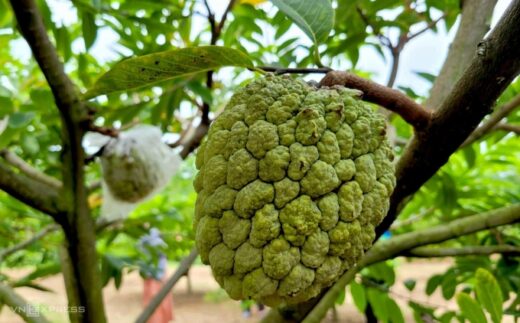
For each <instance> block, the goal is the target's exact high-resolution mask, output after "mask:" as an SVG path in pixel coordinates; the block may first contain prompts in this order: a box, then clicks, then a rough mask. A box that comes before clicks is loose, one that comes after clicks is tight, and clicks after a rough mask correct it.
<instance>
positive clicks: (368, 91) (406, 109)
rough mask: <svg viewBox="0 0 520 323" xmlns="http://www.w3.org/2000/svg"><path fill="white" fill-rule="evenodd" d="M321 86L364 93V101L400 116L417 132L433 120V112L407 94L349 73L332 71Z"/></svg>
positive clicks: (322, 81)
mask: <svg viewBox="0 0 520 323" xmlns="http://www.w3.org/2000/svg"><path fill="white" fill-rule="evenodd" d="M320 85H321V86H334V85H342V86H345V87H350V88H354V89H358V90H361V91H362V92H363V99H364V100H366V101H369V102H372V103H375V104H378V105H380V106H382V107H384V108H386V109H388V110H391V111H393V112H395V113H397V114H399V115H400V116H401V117H402V118H403V119H404V120H405V121H406V122H408V123H409V124H411V125H412V126H413V127H414V128H415V130H416V131H418V132H421V131H423V130H424V129H425V128H426V127H427V125H428V123H429V122H430V119H431V112H430V111H428V110H426V109H425V108H423V107H422V106H421V105H420V104H418V103H416V102H415V101H413V100H412V99H410V98H409V97H407V96H406V95H405V94H403V93H401V92H399V91H397V90H393V89H390V88H388V87H386V86H383V85H380V84H377V83H375V82H372V81H369V80H366V79H364V78H362V77H359V76H357V75H355V74H352V73H349V72H341V71H332V72H329V73H327V75H325V77H324V78H323V79H322V80H321V82H320Z"/></svg>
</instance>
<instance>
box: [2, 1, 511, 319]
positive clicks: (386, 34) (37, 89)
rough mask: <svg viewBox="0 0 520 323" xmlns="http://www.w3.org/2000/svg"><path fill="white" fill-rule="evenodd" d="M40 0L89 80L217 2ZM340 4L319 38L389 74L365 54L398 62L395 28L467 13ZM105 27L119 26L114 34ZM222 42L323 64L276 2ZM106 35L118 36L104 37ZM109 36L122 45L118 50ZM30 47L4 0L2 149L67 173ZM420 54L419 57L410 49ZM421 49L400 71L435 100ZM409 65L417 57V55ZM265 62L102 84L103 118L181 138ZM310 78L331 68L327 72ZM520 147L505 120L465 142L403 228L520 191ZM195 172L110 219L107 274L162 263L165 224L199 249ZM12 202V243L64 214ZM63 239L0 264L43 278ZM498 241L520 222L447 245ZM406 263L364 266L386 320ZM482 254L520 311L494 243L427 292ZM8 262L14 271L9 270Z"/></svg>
mask: <svg viewBox="0 0 520 323" xmlns="http://www.w3.org/2000/svg"><path fill="white" fill-rule="evenodd" d="M217 2H218V1H210V5H213V6H214V7H215V9H218V10H217V17H218V14H219V13H221V12H220V11H222V8H221V6H222V4H217ZM51 4H52V5H51ZM38 5H39V8H40V10H41V12H42V13H43V15H44V19H45V26H46V28H47V30H48V33H49V35H50V36H51V39H52V41H53V42H54V44H55V45H56V47H57V48H58V51H59V53H60V54H61V57H62V58H63V59H64V61H65V67H66V71H67V72H68V73H69V75H70V76H71V77H72V78H73V80H74V81H75V82H76V84H78V86H79V87H80V89H79V90H80V91H84V90H85V89H88V88H90V87H91V86H92V85H93V84H94V81H95V80H96V79H97V78H98V77H99V76H100V75H101V74H102V73H103V72H105V71H107V70H108V69H109V68H110V67H111V66H113V65H114V64H115V63H116V62H118V61H120V60H123V59H124V58H126V57H129V56H135V55H144V54H148V53H154V52H158V51H163V50H168V49H172V48H182V47H192V46H200V45H206V44H209V43H210V38H211V30H210V25H209V24H208V23H207V21H206V20H207V18H206V16H207V9H206V7H205V6H204V4H203V2H202V1H198V0H177V1H173V0H172V1H169V0H160V1H138V0H127V1H110V0H91V1H90V0H73V1H72V2H71V4H70V3H69V2H65V1H49V2H46V1H42V0H39V1H38ZM502 5H503V4H502ZM333 7H334V10H335V16H336V20H335V24H334V28H333V31H332V33H331V34H330V35H329V37H328V38H326V39H325V40H324V41H323V42H322V44H321V45H320V46H319V51H320V52H321V56H322V62H323V63H324V64H325V65H326V66H331V67H334V68H338V69H353V70H355V71H356V72H357V73H358V74H360V75H363V76H366V77H375V78H376V79H379V80H380V81H381V75H386V74H387V73H386V72H384V73H381V72H380V73H379V75H378V74H377V73H376V74H374V72H373V71H374V69H373V68H372V65H374V66H377V65H378V63H376V61H375V60H373V61H370V62H367V60H366V58H364V55H366V56H367V57H374V55H379V56H380V59H382V60H383V61H384V62H385V64H386V66H385V68H388V69H390V67H391V66H395V61H396V60H397V62H399V58H398V57H397V58H396V56H395V53H394V52H392V50H391V48H389V46H388V42H391V43H393V44H394V45H397V44H398V42H399V39H400V37H401V36H402V35H412V34H414V33H416V32H417V31H420V30H422V29H423V28H424V27H429V28H428V31H427V32H426V33H425V34H422V35H417V38H416V39H411V40H410V43H412V42H414V41H420V38H421V37H430V38H432V39H435V38H434V37H439V39H445V37H446V34H447V33H448V32H450V33H451V34H452V33H453V31H452V30H453V28H456V27H457V25H456V21H457V17H458V16H459V13H460V4H459V1H455V0H426V1H420V0H410V1H404V2H403V1H398V0H384V1H369V0H363V1H348V0H337V1H333ZM60 8H66V9H64V10H65V12H67V17H66V19H65V18H64V17H63V16H61V15H60V10H61V9H60ZM219 10H220V11H219ZM69 14H70V15H71V17H69V16H68V15H69ZM433 22H435V24H434V23H433ZM432 32H433V33H434V34H432ZM434 35H437V36H434ZM102 37H109V38H110V37H113V40H114V41H113V42H110V41H106V40H104V39H103V38H102ZM100 44H101V45H100ZM217 44H218V45H223V46H226V47H231V48H235V49H238V50H241V51H243V52H244V53H247V54H248V55H249V57H250V58H251V59H252V60H253V62H254V63H255V65H269V66H281V67H309V66H312V65H313V64H314V60H313V54H312V53H313V51H314V48H313V44H312V42H311V41H310V40H309V39H308V38H306V37H305V35H304V34H303V33H302V32H301V31H299V30H298V29H297V28H296V27H295V26H294V24H293V23H292V22H291V21H290V20H289V19H288V18H287V17H286V16H285V15H284V14H283V13H281V12H280V11H278V10H277V9H276V7H274V6H273V5H271V4H270V3H267V2H264V1H258V0H257V1H254V0H242V1H238V3H237V4H236V5H235V6H234V8H233V11H232V13H231V14H230V17H229V18H228V21H227V23H226V25H225V28H224V29H223V30H222V34H221V37H220V39H219V40H218V42H217ZM100 46H105V48H101V49H100ZM107 46H108V47H110V51H106V47H107ZM403 46H404V44H403ZM26 51H27V50H26V48H25V47H24V45H23V41H22V38H21V36H20V34H19V33H18V32H17V28H16V26H15V25H14V19H13V17H12V14H11V11H10V10H9V9H8V3H7V1H6V0H0V119H1V118H4V117H8V119H5V120H8V121H7V127H6V128H5V130H4V131H3V133H2V134H1V136H0V149H9V151H11V152H14V153H15V154H17V155H18V156H20V157H22V158H23V159H24V160H25V161H26V162H27V163H29V164H30V165H32V166H34V167H36V168H38V169H39V170H41V171H43V172H45V173H46V174H48V175H51V176H54V177H57V178H59V177H60V176H61V173H60V151H61V147H60V130H59V129H60V126H59V122H60V118H59V115H58V112H57V111H58V110H57V109H56V108H55V103H54V99H53V97H52V94H51V92H50V89H49V87H48V86H47V84H46V82H45V80H44V78H43V75H42V73H41V72H40V71H39V69H38V67H37V65H36V64H35V62H34V61H33V60H32V59H27V57H26ZM94 51H95V52H97V53H103V54H104V57H103V59H97V58H96V56H98V55H94V54H93V52H94ZM374 53H377V54H374ZM98 58H99V57H98ZM407 59H410V54H408V58H407ZM417 60H418V61H420V62H422V64H424V66H423V67H424V69H422V70H418V71H415V70H414V71H409V70H408V71H402V72H400V73H406V74H408V75H409V73H411V72H413V73H416V74H417V77H420V78H422V81H421V82H423V83H421V82H416V81H413V82H410V83H413V84H406V83H407V82H406V81H407V80H403V82H397V83H396V84H395V87H396V88H399V89H401V90H402V91H404V92H405V93H407V94H408V95H409V96H411V97H412V98H414V99H416V100H418V101H419V102H423V101H424V99H425V98H426V97H427V93H426V91H425V89H427V88H428V87H429V86H430V85H431V83H432V82H433V81H434V79H435V74H436V73H435V72H434V73H432V70H431V66H430V65H431V64H430V62H428V61H426V60H424V59H417ZM402 66H405V67H406V66H409V65H408V64H406V63H405V64H402ZM254 76H255V74H254V73H253V72H250V71H247V70H244V69H242V68H225V69H222V70H220V71H219V72H218V73H215V74H214V83H213V85H212V87H211V88H208V87H207V86H206V75H205V74H204V73H199V74H195V75H193V76H191V77H189V78H182V79H176V80H170V81H166V82H162V83H160V84H157V85H154V86H151V87H147V88H144V89H139V90H130V91H128V92H125V93H115V94H109V95H106V96H101V97H98V98H97V99H96V100H94V101H91V105H92V106H93V107H94V108H95V109H96V110H97V112H98V114H97V115H98V117H97V119H96V120H95V123H96V124H97V125H98V126H107V127H116V128H119V127H122V126H123V127H125V126H127V125H133V124H136V123H145V124H154V125H159V126H160V127H161V128H162V130H163V131H164V132H165V133H166V135H165V140H166V141H169V142H174V141H176V140H177V139H178V138H179V137H181V136H182V133H183V131H186V130H187V129H189V128H190V127H195V126H196V125H197V124H198V123H199V122H200V114H199V110H200V107H201V106H202V105H203V104H204V103H205V104H208V105H209V106H210V107H211V114H210V117H211V118H212V117H214V116H215V115H217V114H218V113H219V111H221V110H222V109H223V107H224V105H225V103H226V100H227V99H228V98H229V97H230V95H231V93H232V92H233V89H235V88H236V87H238V86H240V85H242V84H243V83H244V82H246V80H247V79H249V78H251V77H254ZM307 78H314V79H319V76H311V77H307ZM397 80H398V81H399V80H400V79H399V78H398V79H397ZM415 80H417V79H415ZM392 83H393V82H392ZM421 84H424V85H421ZM390 85H394V84H390ZM519 94H520V81H518V80H517V81H516V82H514V83H513V84H512V85H510V86H509V88H508V89H507V90H506V91H505V92H504V93H503V95H502V96H501V97H500V99H499V100H498V102H497V105H498V106H500V105H502V104H505V103H506V102H509V101H510V100H511V99H513V98H514V97H515V96H517V95H519ZM505 122H507V123H509V124H518V123H520V112H519V109H517V110H515V111H513V112H512V113H511V114H509V115H508V116H507V119H506V120H505ZM390 123H391V126H392V127H393V128H394V129H395V136H394V138H393V140H394V143H396V148H395V151H396V154H397V155H399V154H400V153H401V152H402V149H403V143H405V142H406V141H407V140H408V139H409V138H410V137H411V135H412V128H411V127H410V126H409V125H407V124H406V123H405V122H404V121H403V120H402V119H401V118H400V117H399V116H395V115H393V116H392V117H391V118H390ZM518 148H520V141H519V139H518V136H517V135H515V134H514V133H512V132H506V131H501V130H493V131H491V132H490V133H489V134H487V135H486V136H484V137H482V138H481V139H479V140H477V141H476V142H474V143H471V144H470V145H467V146H466V147H464V148H463V149H460V150H459V151H458V152H457V153H455V154H454V155H453V156H452V157H451V158H450V160H449V162H448V163H447V164H446V165H445V166H444V167H443V168H442V169H441V170H440V171H439V172H437V174H436V175H435V176H434V177H433V178H431V179H430V180H429V181H428V183H427V184H426V185H424V186H423V187H422V188H421V190H420V191H419V192H418V193H417V194H415V195H414V196H413V199H412V200H411V201H410V202H409V203H408V204H407V206H406V208H405V209H404V210H403V211H402V213H401V215H400V216H399V218H398V221H397V222H396V223H395V224H394V226H393V229H392V230H391V234H393V235H398V234H403V233H406V232H413V231H415V230H418V229H424V228H428V227H432V226H434V225H437V224H442V223H446V222H447V221H450V220H453V219H457V218H461V217H465V216H468V215H471V214H475V213H481V212H483V211H487V210H491V209H495V208H498V207H502V206H506V205H513V204H517V203H519V200H520V185H518V183H520V149H518ZM194 174H195V168H194V161H193V159H192V158H188V159H187V160H186V161H185V162H184V164H183V166H182V169H181V170H180V171H179V172H178V174H177V175H176V176H175V177H174V178H173V179H172V181H171V183H170V184H169V185H168V187H167V188H166V189H165V190H164V191H163V192H162V193H161V194H159V195H157V196H156V197H154V198H153V199H151V200H149V201H147V202H145V203H143V204H141V205H140V206H139V207H138V208H137V209H136V210H135V211H134V212H133V213H132V214H131V216H130V218H129V219H128V220H127V221H125V222H124V223H121V224H118V225H116V226H112V227H110V228H108V229H106V230H103V231H101V232H99V233H98V241H97V249H98V251H99V252H100V254H101V255H102V257H101V258H102V268H103V270H102V273H103V275H104V277H103V281H104V282H105V283H107V282H108V281H109V280H110V279H114V280H115V281H116V284H120V282H121V279H122V277H124V273H125V272H126V271H125V270H140V271H141V272H146V271H147V270H150V268H149V266H150V263H148V262H146V261H143V259H144V258H143V257H144V256H143V254H142V253H140V252H139V251H138V249H136V245H137V242H138V239H139V238H140V237H141V236H142V235H143V234H146V233H147V232H148V230H149V229H150V228H152V227H157V228H159V229H160V230H161V232H162V233H163V238H164V240H165V242H166V243H167V245H168V246H167V247H165V248H163V249H162V250H161V251H162V252H165V253H166V254H167V257H168V259H169V260H172V261H177V260H179V259H181V258H182V257H183V256H185V255H186V254H187V253H188V252H189V250H190V249H191V248H192V246H193V236H194V233H193V231H192V223H191V217H192V214H193V206H194V201H195V198H196V196H195V193H194V191H193V188H192V186H191V181H192V178H193V176H194ZM87 176H88V182H89V183H95V182H96V181H98V180H99V178H100V169H99V165H98V164H97V163H91V164H89V166H88V172H87ZM101 203H102V196H101V193H100V191H99V190H94V191H93V192H92V193H91V194H90V196H89V204H90V206H91V207H92V209H93V214H94V215H95V216H98V213H99V206H100V204H101ZM0 214H1V215H0V250H2V249H5V248H9V247H10V246H13V245H16V244H18V243H20V242H22V241H24V240H27V239H28V238H30V237H31V236H33V235H34V234H36V233H37V232H38V231H40V230H41V229H43V228H45V227H48V226H49V225H51V223H52V221H51V219H50V218H48V217H46V216H44V215H42V214H41V213H40V212H38V211H35V210H33V209H31V208H29V207H27V206H25V205H23V204H22V203H20V202H18V201H16V200H14V199H13V198H10V197H9V196H8V195H7V194H5V193H3V192H1V193H0ZM62 239H63V237H62V234H61V233H60V232H59V231H55V232H54V233H52V234H48V235H46V236H45V237H44V238H42V239H40V240H39V241H37V242H36V243H34V244H32V245H30V246H29V247H28V248H27V249H24V250H21V251H18V252H16V253H14V254H12V255H10V256H9V257H7V258H6V259H3V261H2V264H1V265H0V272H1V270H2V269H5V268H17V267H28V266H29V267H32V268H34V272H33V274H32V275H31V276H29V277H26V278H25V279H22V280H20V281H18V282H14V283H13V282H12V283H13V284H14V285H15V286H23V285H28V286H32V287H35V288H38V285H37V284H35V283H33V279H34V278H37V277H39V276H45V275H49V274H52V273H56V272H57V271H58V270H59V267H57V263H58V258H59V257H58V246H59V245H60V243H61V241H62ZM499 244H500V245H502V244H509V245H513V246H520V229H519V228H518V226H509V227H503V228H498V229H493V230H487V231H483V232H480V233H478V234H473V235H468V236H464V237H460V238H458V239H453V240H450V241H449V242H446V243H444V244H443V245H442V246H440V247H460V246H475V245H479V246H482V245H499ZM398 267H399V262H396V261H387V262H386V263H380V264H377V265H374V266H372V267H370V268H367V269H365V270H364V271H363V273H362V275H360V276H359V277H358V281H357V283H354V284H352V285H351V287H350V291H351V293H352V294H353V296H354V298H355V300H356V305H358V307H359V309H360V310H362V311H367V305H370V307H371V309H372V311H373V314H374V315H375V316H376V317H378V318H379V319H380V320H381V321H392V322H398V321H401V320H402V317H399V315H398V314H395V315H397V316H396V317H388V316H387V315H388V313H400V312H399V311H397V312H395V311H384V310H382V308H387V309H388V306H390V307H396V306H397V305H396V303H395V302H393V301H392V300H391V294H389V293H388V290H389V289H390V288H391V286H392V285H393V284H394V281H395V273H394V272H395V271H396V270H398ZM478 268H485V269H487V270H488V271H489V272H491V273H492V275H493V276H494V277H495V278H496V280H497V282H498V284H499V286H500V289H501V293H502V296H503V299H504V302H506V305H507V306H506V305H504V307H507V310H508V312H507V313H509V314H513V315H518V304H519V303H520V298H519V297H518V295H517V294H515V291H518V290H519V289H520V270H518V268H519V258H518V257H514V256H506V255H497V256H495V257H491V258H489V257H488V256H487V255H484V256H471V257H460V258H457V259H456V261H455V262H454V265H453V267H452V268H450V269H449V270H448V271H447V272H446V273H445V274H443V275H438V276H434V277H432V278H431V279H430V281H429V283H428V289H427V292H428V293H431V292H433V291H434V290H435V289H436V288H440V289H441V290H442V294H443V296H444V297H445V298H447V299H450V298H452V297H455V296H456V295H457V293H458V292H461V291H464V292H468V293H471V292H472V291H473V290H474V289H475V288H476V287H475V286H476V284H477V283H476V280H475V278H474V277H475V273H476V271H477V269H478ZM0 275H1V276H0V277H2V278H4V279H5V280H6V281H10V278H9V277H7V276H5V275H2V274H0ZM410 288H413V282H410ZM389 296H390V297H389ZM461 302H463V301H461ZM411 306H412V308H413V309H414V311H415V312H416V313H417V316H416V317H417V320H419V321H420V320H421V317H423V316H422V315H423V314H424V313H429V314H428V315H433V316H436V317H438V318H439V319H440V320H441V321H449V320H450V319H452V318H453V317H454V316H461V315H463V313H462V312H457V313H442V311H439V310H437V311H435V312H434V310H435V309H428V308H426V307H424V306H421V305H419V304H413V303H412V304H411ZM385 313H386V314H385ZM392 315H393V314H392Z"/></svg>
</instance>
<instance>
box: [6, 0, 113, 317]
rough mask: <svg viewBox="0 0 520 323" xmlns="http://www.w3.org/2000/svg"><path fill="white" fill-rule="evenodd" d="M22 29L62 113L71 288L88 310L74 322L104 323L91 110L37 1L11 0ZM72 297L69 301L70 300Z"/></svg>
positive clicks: (77, 315) (77, 304) (64, 182)
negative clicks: (91, 199) (89, 174)
mask: <svg viewBox="0 0 520 323" xmlns="http://www.w3.org/2000/svg"><path fill="white" fill-rule="evenodd" d="M10 2H11V6H12V8H13V11H14V14H15V16H16V20H17V23H18V27H19V29H20V32H21V33H22V35H23V36H24V38H25V39H26V40H27V43H28V44H29V46H30V48H31V50H32V53H33V56H34V58H35V59H36V62H37V63H38V65H39V67H40V69H41V70H42V72H43V74H44V76H45V78H46V80H47V82H48V83H49V86H50V88H51V90H52V93H53V96H54V100H55V102H56V106H57V107H58V110H59V111H60V115H61V120H62V127H61V139H62V151H63V153H62V159H63V164H62V174H63V175H62V178H63V190H62V191H61V193H62V196H61V198H62V199H63V201H64V203H63V205H64V207H65V209H66V212H65V215H66V216H65V219H64V220H62V221H60V224H61V225H62V226H63V228H64V233H65V235H66V237H67V242H66V243H67V250H68V252H69V255H70V265H71V266H70V267H71V268H72V270H73V272H71V273H68V275H65V276H74V277H75V281H74V282H73V284H71V286H74V288H75V289H76V292H77V293H76V295H78V297H77V298H76V299H75V301H77V303H70V306H84V308H85V311H84V312H82V313H80V312H76V313H74V312H70V313H69V317H70V319H71V321H73V322H77V321H82V322H93V323H103V322H105V321H106V318H105V310H104V305H103V297H102V293H101V279H100V274H99V270H98V262H97V254H96V249H95V242H96V240H95V239H96V237H95V232H94V221H93V219H92V217H91V216H90V213H89V207H88V203H87V190H86V188H85V185H84V183H85V170H84V166H85V165H84V161H85V152H84V151H83V148H82V139H83V135H84V133H85V125H86V124H88V121H89V109H88V108H87V107H85V106H84V105H83V104H82V103H81V102H80V100H79V96H78V93H77V92H76V88H75V86H74V85H73V83H72V81H71V80H70V79H69V78H68V76H67V75H66V74H65V71H64V67H63V64H62V62H61V61H60V59H59V57H58V54H57V52H56V49H55V48H54V47H53V45H52V43H51V42H50V40H49V37H48V35H47V30H46V27H45V25H44V23H43V18H42V16H41V14H40V12H39V11H38V6H37V5H36V3H35V1H34V0H11V1H10ZM69 301H70V299H69Z"/></svg>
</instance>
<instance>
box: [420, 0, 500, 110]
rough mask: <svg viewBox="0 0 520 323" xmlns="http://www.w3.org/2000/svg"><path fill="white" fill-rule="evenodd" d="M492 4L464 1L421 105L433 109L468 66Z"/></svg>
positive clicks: (486, 25) (484, 0)
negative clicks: (445, 49)
mask: <svg viewBox="0 0 520 323" xmlns="http://www.w3.org/2000/svg"><path fill="white" fill-rule="evenodd" d="M496 2H497V0H471V1H464V6H463V8H462V14H461V20H460V26H459V29H458V30H457V33H456V35H455V38H454V40H453V42H452V43H451V45H450V49H449V52H448V56H447V58H446V60H445V61H444V64H443V66H442V68H441V71H440V73H439V75H438V76H437V78H436V79H435V82H434V84H433V86H432V89H431V90H430V97H429V98H428V100H426V102H425V104H424V106H426V107H428V108H431V109H436V108H438V107H439V106H440V105H441V103H442V102H443V101H444V100H445V99H446V98H447V97H448V95H449V94H450V92H452V90H453V88H454V87H455V84H456V83H457V81H458V80H459V78H460V77H461V76H462V74H463V73H464V71H465V70H466V68H467V67H468V66H469V65H470V62H471V59H472V57H473V55H474V53H475V50H476V49H477V44H478V43H479V42H480V41H481V40H482V38H484V35H486V33H487V32H488V31H489V21H490V18H491V15H492V13H493V9H494V8H495V4H496Z"/></svg>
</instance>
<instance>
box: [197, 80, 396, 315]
mask: <svg viewBox="0 0 520 323" xmlns="http://www.w3.org/2000/svg"><path fill="white" fill-rule="evenodd" d="M359 94H360V93H359V92H358V91H355V90H351V89H346V88H343V87H333V88H315V87H312V86H310V85H308V84H307V83H305V82H304V81H302V80H299V79H292V78H290V77H288V76H273V75H268V76H266V77H265V78H261V79H257V80H255V81H253V82H251V83H249V85H247V86H246V87H244V88H241V89H239V90H238V91H237V92H236V93H235V94H234V95H233V97H232V98H231V100H230V102H229V103H228V105H227V106H226V109H225V110H224V112H223V113H222V114H221V115H220V116H218V117H217V118H216V120H215V122H214V123H213V124H212V126H211V128H210V130H209V133H208V136H207V140H206V141H205V142H204V143H203V144H202V145H201V147H200V148H199V151H198V153H197V159H196V165H197V168H198V169H199V173H198V174H197V176H196V178H195V181H194V186H195V189H196V191H197V193H198V197H197V202H196V206H195V221H194V225H195V230H196V245H197V248H198V250H199V252H200V256H201V259H202V261H203V262H204V263H205V264H209V265H210V266H211V268H212V270H213V274H214V276H215V279H216V280H217V281H218V282H219V284H220V285H221V286H222V287H223V288H224V289H225V290H226V291H227V293H228V294H229V296H230V297H231V298H233V299H255V300H257V301H260V302H262V303H265V304H267V305H270V306H275V305H278V304H280V303H286V304H294V303H300V302H303V301H306V300H308V299H310V298H312V297H315V296H316V295H318V293H319V292H320V291H321V290H322V289H323V288H325V287H328V286H330V285H331V284H333V283H334V282H335V281H336V280H337V279H338V278H339V277H340V275H341V274H342V273H343V272H344V271H345V270H348V269H349V268H351V267H352V266H353V265H354V264H355V263H356V262H357V261H358V260H359V258H360V257H361V256H362V255H363V253H364V252H365V251H366V250H367V249H368V248H370V247H371V245H372V242H373V240H374V237H375V232H374V228H375V227H376V226H377V225H378V224H379V223H380V222H381V221H382V219H383V217H384V216H385V215H386V212H387V211H388V207H389V196H390V194H391V193H392V191H393V189H394V186H395V177H394V168H393V165H392V163H391V161H392V159H393V154H392V150H391V148H390V147H389V145H388V143H387V141H386V138H385V122H384V120H383V118H382V117H381V116H380V115H379V114H377V113H375V112H373V111H372V110H371V109H370V107H369V106H367V105H366V104H365V103H363V102H362V101H361V100H359Z"/></svg>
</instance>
